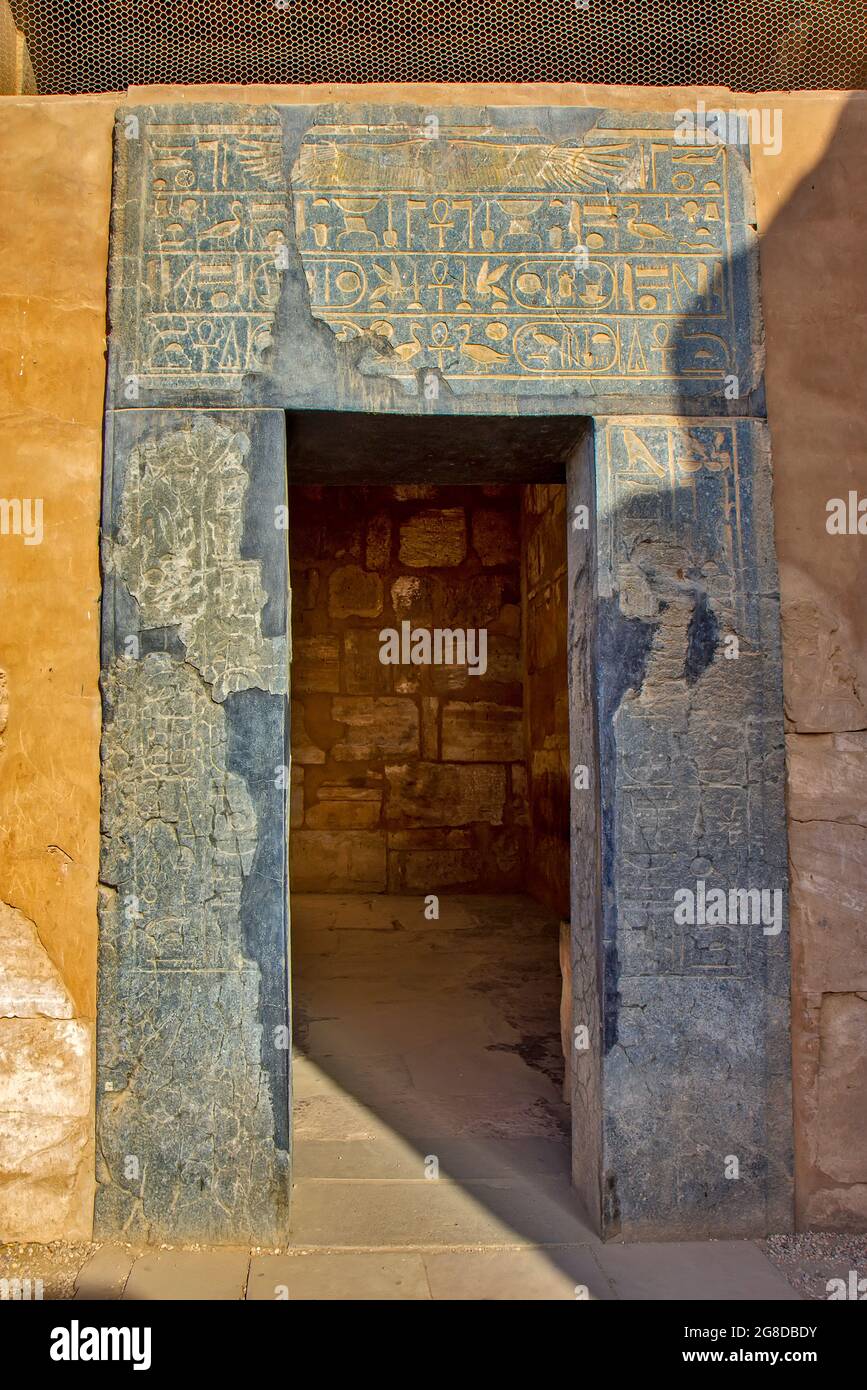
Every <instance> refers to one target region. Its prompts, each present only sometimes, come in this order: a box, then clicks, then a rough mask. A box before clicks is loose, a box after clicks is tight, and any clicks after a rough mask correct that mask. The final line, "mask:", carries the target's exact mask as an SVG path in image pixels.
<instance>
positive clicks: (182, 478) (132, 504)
mask: <svg viewBox="0 0 867 1390" xmlns="http://www.w3.org/2000/svg"><path fill="white" fill-rule="evenodd" d="M143 414H144V418H142V416H143ZM272 425H273V428H272V427H271V426H272ZM237 426H238V419H237V417H236V416H229V415H226V414H222V415H221V416H220V417H219V419H214V418H211V417H207V416H202V415H199V414H195V413H194V414H192V415H186V416H184V415H182V416H180V417H179V418H177V419H174V418H167V417H166V416H165V415H156V416H151V415H147V414H146V413H142V412H135V413H133V412H130V413H128V414H127V415H126V417H125V418H124V419H123V420H120V421H115V422H114V427H113V430H112V431H111V433H110V438H111V440H112V444H113V448H114V455H115V456H114V468H113V470H111V471H110V472H109V475H108V479H107V497H108V498H109V506H108V508H107V515H106V524H105V531H106V533H105V536H104V544H103V553H104V567H105V573H106V581H107V587H106V594H107V596H108V597H107V607H106V626H105V628H104V641H105V647H106V656H105V660H104V670H103V678H102V688H103V701H104V731H103V742H102V764H103V769H102V776H103V802H102V845H103V849H102V859H101V878H102V883H103V892H102V895H101V907H100V992H99V1049H98V1062H99V1067H98V1132H99V1146H98V1152H99V1160H98V1171H97V1178H98V1183H99V1186H98V1191H97V1203H96V1210H97V1227H98V1229H99V1230H100V1231H101V1232H104V1233H111V1234H118V1233H121V1232H122V1233H124V1234H126V1235H129V1236H130V1237H138V1238H142V1239H148V1240H153V1239H157V1238H159V1237H160V1236H162V1235H166V1234H171V1235H173V1236H175V1237H186V1238H208V1239H212V1240H219V1241H222V1240H231V1239H233V1238H235V1237H237V1236H242V1237H243V1238H249V1237H250V1236H252V1235H253V1234H254V1233H257V1234H258V1238H261V1239H263V1240H272V1239H276V1238H278V1237H279V1236H280V1234H281V1233H282V1232H283V1231H285V1228H286V1219H287V1211H288V1105H289V1102H288V1064H287V1052H286V1047H287V1045H288V1000H287V983H286V970H287V964H286V920H285V912H286V900H285V892H284V885H283V879H282V872H281V866H282V865H283V864H285V810H286V808H285V796H286V793H285V790H282V789H281V787H282V785H283V784H282V783H281V782H280V779H279V772H280V767H281V766H282V764H283V763H284V761H285V756H286V755H285V736H286V687H287V637H286V630H285V616H286V615H285V604H284V605H283V607H282V608H281V609H280V613H281V614H282V619H281V621H282V623H283V630H282V632H281V633H280V634H279V635H276V636H266V635H265V634H264V633H263V625H264V624H263V614H264V610H265V607H266V603H267V602H268V600H269V599H270V598H273V597H274V590H275V588H276V587H277V586H280V585H282V586H283V587H284V589H285V585H286V579H287V575H286V562H285V531H284V532H283V533H282V534H283V541H282V542H281V543H280V544H282V559H280V558H278V559H277V560H276V561H275V558H274V555H275V552H274V536H275V529H274V528H275V515H274V506H273V505H272V497H273V496H274V495H276V496H279V497H281V498H285V473H284V472H283V446H282V418H281V417H280V416H279V415H278V416H277V417H276V420H274V421H271V422H270V423H269V425H268V428H267V429H266V427H265V424H263V422H262V417H261V416H259V417H256V418H255V419H251V420H250V422H249V426H248V428H247V429H239V428H238V427H237ZM253 454H257V459H256V462H258V464H259V465H260V472H259V474H258V488H257V491H256V492H251V473H250V472H249V471H248V470H250V468H251V464H252V463H253V462H254V460H253ZM262 465H263V466H264V468H265V470H266V473H265V474H263V472H262V471H261V466H262ZM281 475H282V476H281ZM268 476H270V478H271V480H272V481H271V484H266V479H267V477H268ZM115 486H116V491H115ZM251 518H252V521H253V524H252V526H251V525H250V522H251ZM269 547H271V549H270V551H269ZM242 549H243V550H244V552H245V553H244V556H243V557H242V554H241V552H242ZM276 553H277V555H278V557H279V555H280V552H279V551H277V552H276ZM266 556H267V558H266ZM268 567H270V568H268ZM266 569H268V572H267V573H266ZM269 589H270V591H271V592H269Z"/></svg>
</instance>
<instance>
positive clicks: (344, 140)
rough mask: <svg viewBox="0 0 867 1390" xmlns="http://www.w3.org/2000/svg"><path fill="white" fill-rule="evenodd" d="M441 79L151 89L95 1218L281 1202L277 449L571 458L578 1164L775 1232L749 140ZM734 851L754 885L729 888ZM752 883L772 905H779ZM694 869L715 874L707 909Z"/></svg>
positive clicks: (779, 1047) (759, 443)
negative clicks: (423, 95)
mask: <svg viewBox="0 0 867 1390" xmlns="http://www.w3.org/2000/svg"><path fill="white" fill-rule="evenodd" d="M427 114H428V113H425V112H424V111H422V110H420V109H418V108H416V109H413V110H410V109H405V110H404V109H402V110H401V112H400V113H399V114H398V113H396V111H395V110H394V109H392V108H385V107H369V108H364V109H363V110H362V109H361V108H359V110H357V111H355V112H354V113H353V112H350V111H348V110H343V109H340V110H337V109H334V110H331V109H329V110H328V111H327V112H326V111H325V109H324V108H317V107H311V106H301V105H298V106H292V107H288V106H287V107H281V108H279V109H277V108H269V107H264V106H259V105H256V106H255V108H252V107H251V108H248V109H247V108H242V107H223V106H219V107H214V106H208V107H204V106H195V105H194V106H190V107H177V108H153V109H151V108H147V109H145V108H139V109H137V110H136V111H135V112H126V111H124V112H121V113H119V118H118V127H117V138H116V165H117V167H116V178H115V216H114V221H113V232H112V267H111V330H112V331H111V353H110V380H109V409H108V412H107V419H106V469H105V485H104V510H103V523H102V547H103V572H104V578H105V584H104V593H103V608H102V612H103V623H102V639H103V640H102V667H103V678H102V688H103V696H104V728H103V749H102V756H103V803H102V820H103V853H102V860H101V881H102V885H103V896H102V902H101V912H100V989H99V1018H98V1038H99V1041H98V1053H99V1056H98V1080H97V1095H98V1107H97V1108H98V1132H99V1142H98V1146H97V1150H98V1166H97V1181H98V1193H97V1201H96V1211H97V1229H98V1230H99V1232H100V1234H101V1235H106V1234H115V1233H117V1232H119V1231H123V1232H124V1233H127V1234H132V1235H135V1236H138V1237H141V1238H144V1239H147V1240H153V1239H161V1238H165V1237H166V1236H170V1237H172V1238H175V1239H187V1238H189V1239H193V1240H201V1239H205V1240H216V1241H224V1242H234V1241H237V1240H238V1239H241V1240H246V1239H248V1238H251V1239H254V1240H256V1241H257V1242H259V1243H263V1244H274V1243H277V1242H278V1241H279V1240H281V1239H282V1238H283V1237H284V1235H285V1232H286V1230H287V1229H288V1224H289V1212H288V1201H289V1192H290V1167H291V1136H290V1132H289V1118H290V1086H291V1065H290V1059H289V1056H288V1029H287V1026H286V1016H287V1007H288V980H287V971H288V951H287V946H288V942H287V921H286V910H287V876H288V863H287V860H288V852H287V845H288V844H290V843H291V833H292V832H291V830H290V827H289V818H290V810H289V796H290V786H289V772H288V766H287V764H288V747H287V734H288V710H287V696H288V694H289V691H288V680H287V677H288V659H287V657H288V651H287V648H288V640H289V637H290V631H289V617H288V605H287V589H288V546H287V538H286V532H285V528H283V529H280V527H279V523H276V524H275V518H277V517H279V515H280V514H281V513H284V514H286V513H288V508H287V506H286V502H287V498H286V492H287V473H286V459H287V457H288V464H289V481H290V482H291V483H292V485H293V486H294V485H310V486H318V485H321V484H323V483H325V482H328V481H331V482H333V481H334V479H335V478H337V479H340V480H341V482H342V483H343V484H344V485H346V486H349V485H353V484H357V483H364V484H368V485H374V484H375V485H378V486H394V485H398V484H400V483H402V482H406V481H407V479H409V480H410V481H411V483H412V484H414V485H427V484H432V485H433V484H435V485H449V486H458V485H464V484H465V485H473V486H477V485H479V484H480V483H483V484H484V483H486V482H487V483H504V484H507V483H508V484H511V483H516V482H524V483H527V482H531V483H541V484H550V483H552V482H560V483H561V485H562V474H559V475H558V477H557V478H554V479H552V478H551V477H550V476H547V475H546V474H545V473H544V469H545V468H548V467H550V465H551V463H552V461H554V460H556V461H557V462H558V467H559V466H560V465H563V466H565V469H566V485H567V500H566V515H567V517H568V524H567V537H568V546H567V549H568V559H567V566H568V587H569V593H570V598H571V610H570V621H569V630H568V661H569V703H570V711H569V713H570V718H569V730H570V759H569V761H570V771H571V773H572V774H573V786H572V792H571V824H570V836H569V840H570V859H571V870H570V882H571V890H570V891H571V902H570V908H571V913H570V916H571V923H572V933H571V938H572V939H571V946H572V969H573V1023H574V1024H575V1025H576V1026H580V1027H581V1028H582V1029H583V1030H584V1033H583V1037H584V1042H585V1045H584V1047H583V1050H581V1051H577V1050H576V1055H575V1058H574V1064H575V1065H574V1072H573V1082H572V1084H573V1095H574V1096H575V1097H576V1100H577V1098H579V1097H580V1105H579V1104H576V1105H574V1106H573V1113H575V1115H576V1116H577V1114H578V1112H579V1109H580V1114H581V1124H580V1125H578V1124H577V1122H576V1127H575V1131H574V1134H573V1179H574V1181H575V1183H576V1185H577V1186H578V1187H579V1190H580V1195H581V1197H582V1200H583V1201H584V1204H585V1206H586V1208H587V1211H588V1213H589V1214H590V1217H591V1221H592V1224H593V1226H594V1228H595V1229H596V1230H597V1231H599V1232H600V1233H601V1234H602V1235H604V1236H605V1237H607V1238H612V1237H614V1238H616V1237H621V1238H625V1239H654V1238H673V1237H689V1238H696V1237H702V1236H714V1235H720V1236H736V1235H756V1234H761V1233H763V1232H766V1231H768V1230H781V1229H785V1228H786V1227H787V1225H788V1224H789V1221H790V1197H791V1180H790V1173H791V1132H790V1096H789V1076H790V1063H789V1030H788V1018H789V975H788V944H787V936H786V931H785V891H786V836H785V816H784V804H783V785H784V765H783V758H784V752H783V725H782V691H781V680H780V650H779V620H778V613H779V594H778V581H777V574H776V564H775V557H774V551H773V540H772V537H773V509H772V502H771V471H770V457H769V443H768V436H767V427H766V424H765V422H764V418H763V415H764V411H763V394H762V382H761V375H762V354H761V350H760V345H761V341H762V332H761V318H760V312H759V306H758V297H757V276H756V265H755V255H754V250H755V247H754V231H753V221H752V213H751V205H750V197H749V173H748V169H747V167H746V162H745V160H744V158H743V155H742V154H741V153H740V152H738V151H733V150H729V149H726V148H723V149H720V150H718V151H716V152H714V153H712V154H711V155H710V156H708V155H707V153H706V152H703V153H702V156H701V161H700V163H701V166H702V167H701V170H697V171H696V173H693V172H691V171H689V170H687V169H686V168H684V167H681V165H682V164H683V163H684V160H685V158H687V159H691V157H692V153H693V152H690V151H686V152H684V151H683V150H682V148H681V147H680V144H679V141H678V139H677V133H676V131H675V130H674V128H673V123H672V120H671V118H670V117H669V116H666V115H664V114H661V113H653V112H645V113H642V114H641V115H640V116H639V115H638V114H637V113H634V112H630V113H629V117H628V120H625V119H624V118H623V117H622V116H621V115H619V114H618V113H616V112H613V111H604V110H596V109H594V110H590V109H586V110H582V111H581V112H577V111H573V110H568V109H566V108H562V109H557V110H553V109H543V108H535V109H533V110H532V111H531V110H530V109H529V108H522V111H521V115H520V120H518V118H517V116H516V113H515V112H514V111H510V110H506V109H499V108H493V107H489V108H485V109H484V110H479V109H477V110H467V111H465V110H463V109H462V110H461V111H460V112H455V113H453V115H452V116H450V117H449V118H448V119H446V117H445V114H444V115H443V121H442V129H441V131H440V135H439V138H437V139H429V138H428V135H427V134H426V133H425V121H426V115H427ZM708 157H709V158H710V162H711V164H712V165H713V168H710V167H705V165H706V163H707V159H708ZM176 165H177V168H176ZM697 178H700V179H701V196H700V201H699V191H698V188H697V186H696V180H697ZM637 188H641V189H642V190H643V191H642V192H641V194H640V196H641V197H642V198H643V199H645V200H646V201H645V202H644V204H643V207H644V211H645V213H646V215H647V218H648V219H649V222H648V223H645V222H644V221H642V223H641V224H638V223H636V220H635V212H634V208H635V198H636V196H637V193H636V190H637ZM603 189H604V203H600V202H599V198H600V196H602V190H603ZM189 190H195V196H193V194H192V193H191V192H190V191H189ZM290 204H291V208H290ZM361 207H363V208H364V209H365V211H363V212H361V213H359V212H358V209H359V208H361ZM698 207H701V208H702V209H703V211H702V217H703V218H704V219H705V221H706V225H704V224H703V225H702V226H701V227H699V228H696V226H695V225H694V224H695V217H696V209H697V208H698ZM290 211H291V214H292V215H291V217H290ZM179 218H183V219H184V221H179V220H178V219H179ZM216 219H219V220H216ZM646 225H651V226H652V227H653V234H654V246H655V248H656V249H655V251H654V258H653V259H654V264H653V265H650V264H648V254H647V246H646V245H645V242H646V239H647V238H646V235H645V231H644V230H643V228H644V227H645V226H646ZM217 233H218V234H219V235H218V241H219V240H220V239H221V238H223V237H225V238H226V245H225V246H222V245H216V244H215V243H214V237H215V235H216V234H217ZM699 234H700V237H701V239H700V240H699V241H697V240H696V237H697V235H699ZM176 238H180V239H179V240H176ZM582 238H583V240H582ZM383 248H387V254H386V253H385V251H384V250H383ZM665 248H668V249H665ZM392 253H393V257H392ZM657 253H658V255H659V257H660V258H662V257H663V255H664V257H665V264H664V265H663V264H662V261H661V259H660V264H658V265H657V264H656V260H657ZM404 304H406V305H407V308H406V309H405V310H404V309H403V308H402V307H400V306H403V305H404ZM287 411H289V412H291V413H290V414H289V415H287V414H286V412H287ZM591 420H592V424H591V423H590V421H591ZM411 428H412V429H415V430H416V435H415V438H414V441H413V447H412V451H411V453H410V454H408V453H407V449H406V440H407V436H406V430H408V429H411ZM507 436H508V438H507ZM410 462H411V465H412V468H411V472H408V471H407V465H408V463H410ZM462 467H463V468H464V469H469V475H467V474H466V473H465V474H463V475H462V474H461V471H460V470H461V468H462ZM534 468H535V469H539V468H541V469H542V470H543V473H542V476H541V477H540V476H539V473H538V472H534V471H533V470H534ZM323 470H325V473H327V474H328V475H329V477H325V476H324V473H323ZM576 523H577V524H576ZM347 567H348V566H347ZM576 615H578V620H577V621H576V620H575V619H576ZM343 727H344V728H346V727H347V726H346V721H343ZM284 775H285V781H284V780H283V778H284ZM582 793H583V794H582ZM325 799H326V801H327V800H329V798H328V797H326V798H325ZM330 799H331V800H335V799H336V798H333V797H332V798H330ZM319 802H320V798H319V793H318V791H317V794H316V798H315V803H313V804H316V805H318V804H319ZM305 805H306V790H305ZM329 814H333V813H329ZM306 829H307V828H306V827H302V832H301V833H306ZM588 846H593V847H595V851H596V852H594V853H591V854H589V855H588V854H587V853H586V849H587V847H588ZM407 852H408V851H407ZM706 888H712V889H715V890H716V894H717V897H718V898H719V897H722V899H723V901H724V902H725V903H727V904H729V905H730V904H732V903H734V910H735V917H734V919H733V920H732V921H728V920H726V921H719V920H715V921H711V920H708V919H707V917H706V915H705V911H704V909H705V890H706ZM763 893H764V894H767V895H769V896H770V897H771V898H773V899H774V900H775V902H778V904H779V909H777V908H776V907H775V917H774V930H773V932H772V933H768V932H767V931H765V930H764V929H763V925H762V923H761V921H760V920H759V919H758V918H755V917H754V916H751V915H750V914H751V912H752V908H751V907H750V901H751V898H754V899H755V900H756V901H761V900H762V894H763ZM684 894H686V895H687V897H691V899H692V902H693V908H694V909H696V904H699V905H700V906H699V907H698V909H696V910H695V911H694V913H693V916H692V917H690V916H689V915H687V917H686V918H679V917H678V916H677V915H676V914H675V912H674V908H675V906H676V905H677V904H678V901H679V900H680V899H681V898H682V896H683V895H684ZM741 907H744V908H745V910H746V912H747V916H746V918H745V919H744V920H740V919H739V918H738V916H737V913H738V912H739V911H740V910H741ZM735 1170H736V1177H737V1181H735V1180H733V1174H735Z"/></svg>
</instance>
